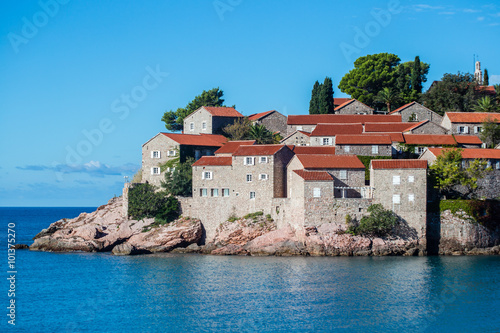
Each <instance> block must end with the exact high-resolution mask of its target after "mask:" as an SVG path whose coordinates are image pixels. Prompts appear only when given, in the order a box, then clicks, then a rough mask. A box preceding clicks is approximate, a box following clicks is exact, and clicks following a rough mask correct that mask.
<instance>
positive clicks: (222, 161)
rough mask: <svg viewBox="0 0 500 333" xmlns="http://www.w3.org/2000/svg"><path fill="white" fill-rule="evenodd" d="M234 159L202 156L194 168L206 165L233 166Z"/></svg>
mask: <svg viewBox="0 0 500 333" xmlns="http://www.w3.org/2000/svg"><path fill="white" fill-rule="evenodd" d="M232 161H233V158H232V157H231V156H227V157H226V156H202V157H201V158H200V159H199V160H198V161H196V162H194V164H193V166H205V165H213V166H218V165H232Z"/></svg>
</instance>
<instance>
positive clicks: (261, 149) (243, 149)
mask: <svg viewBox="0 0 500 333" xmlns="http://www.w3.org/2000/svg"><path fill="white" fill-rule="evenodd" d="M283 147H285V145H253V146H240V147H239V148H238V150H236V151H235V152H234V153H233V156H261V155H274V154H276V153H277V152H278V151H279V150H280V149H281V148H283Z"/></svg>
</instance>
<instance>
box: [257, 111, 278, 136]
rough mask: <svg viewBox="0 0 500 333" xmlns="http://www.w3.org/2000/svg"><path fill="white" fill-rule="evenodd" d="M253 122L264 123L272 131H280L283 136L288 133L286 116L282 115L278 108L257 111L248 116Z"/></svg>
mask: <svg viewBox="0 0 500 333" xmlns="http://www.w3.org/2000/svg"><path fill="white" fill-rule="evenodd" d="M248 120H250V121H251V122H252V123H253V124H259V125H263V126H264V127H265V128H267V129H268V130H269V131H270V132H271V133H276V132H278V133H280V134H281V135H282V136H285V135H286V134H287V132H286V116H284V115H282V114H281V113H279V112H278V111H276V110H271V111H266V112H261V113H255V114H252V115H250V116H248Z"/></svg>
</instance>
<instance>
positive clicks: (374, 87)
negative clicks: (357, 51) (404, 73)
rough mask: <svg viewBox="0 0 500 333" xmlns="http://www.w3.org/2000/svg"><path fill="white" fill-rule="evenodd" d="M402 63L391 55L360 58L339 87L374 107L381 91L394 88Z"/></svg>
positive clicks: (384, 54) (382, 54) (395, 56)
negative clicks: (398, 67)
mask: <svg viewBox="0 0 500 333" xmlns="http://www.w3.org/2000/svg"><path fill="white" fill-rule="evenodd" d="M400 61H401V59H399V57H398V56H397V55H395V54H391V53H379V54H372V55H366V56H363V57H360V58H358V59H356V61H355V62H354V69H352V70H351V71H349V73H347V74H345V75H344V76H343V77H342V79H341V80H340V83H339V86H338V87H339V89H340V90H341V91H342V92H343V93H346V94H349V95H350V96H351V97H352V98H355V99H357V100H359V101H360V102H363V103H365V104H367V105H370V106H372V105H373V103H374V101H375V98H376V96H377V94H378V92H379V91H380V90H382V89H383V88H385V87H388V88H392V87H394V85H395V83H396V79H397V66H398V65H399V63H400Z"/></svg>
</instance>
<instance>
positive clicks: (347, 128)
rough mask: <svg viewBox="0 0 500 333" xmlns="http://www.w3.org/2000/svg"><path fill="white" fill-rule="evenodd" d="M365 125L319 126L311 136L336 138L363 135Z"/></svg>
mask: <svg viewBox="0 0 500 333" xmlns="http://www.w3.org/2000/svg"><path fill="white" fill-rule="evenodd" d="M361 133H363V124H361V123H359V124H318V125H317V126H316V128H315V129H314V130H313V131H312V133H311V136H335V135H337V134H361Z"/></svg>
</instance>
